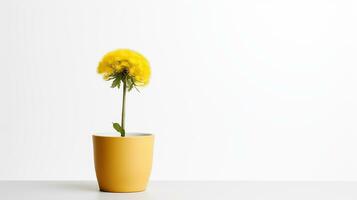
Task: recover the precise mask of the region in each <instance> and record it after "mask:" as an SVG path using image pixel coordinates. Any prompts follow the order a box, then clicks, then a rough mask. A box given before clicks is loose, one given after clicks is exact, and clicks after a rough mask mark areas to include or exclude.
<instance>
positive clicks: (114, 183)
mask: <svg viewBox="0 0 357 200" xmlns="http://www.w3.org/2000/svg"><path fill="white" fill-rule="evenodd" d="M92 137H93V149H94V164H95V171H96V175H97V181H98V185H99V188H100V190H101V191H105V192H140V191H144V190H145V189H146V186H147V184H148V180H149V177H150V173H151V166H152V158H153V147H154V136H153V135H152V134H128V135H127V136H125V137H120V135H118V136H116V135H114V136H113V135H96V134H95V135H93V136H92Z"/></svg>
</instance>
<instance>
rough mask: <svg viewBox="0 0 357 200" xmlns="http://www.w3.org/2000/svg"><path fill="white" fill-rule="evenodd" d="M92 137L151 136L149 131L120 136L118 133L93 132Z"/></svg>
mask: <svg viewBox="0 0 357 200" xmlns="http://www.w3.org/2000/svg"><path fill="white" fill-rule="evenodd" d="M92 136H93V137H103V138H138V137H153V136H154V135H153V134H151V133H137V132H135V133H126V134H125V137H122V136H120V133H94V134H92Z"/></svg>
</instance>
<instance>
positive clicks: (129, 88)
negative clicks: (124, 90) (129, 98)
mask: <svg viewBox="0 0 357 200" xmlns="http://www.w3.org/2000/svg"><path fill="white" fill-rule="evenodd" d="M127 84H128V91H131V90H132V89H133V87H134V86H135V83H134V79H133V78H132V77H130V78H128V80H127Z"/></svg>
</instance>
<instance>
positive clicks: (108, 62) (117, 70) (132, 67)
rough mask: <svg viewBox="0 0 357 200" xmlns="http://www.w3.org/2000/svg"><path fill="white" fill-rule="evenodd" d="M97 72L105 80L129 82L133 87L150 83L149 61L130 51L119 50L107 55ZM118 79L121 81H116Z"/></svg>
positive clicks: (118, 84) (118, 83)
mask: <svg viewBox="0 0 357 200" xmlns="http://www.w3.org/2000/svg"><path fill="white" fill-rule="evenodd" d="M97 71H98V73H99V74H101V75H103V78H104V79H105V80H112V79H114V81H113V85H114V84H115V83H114V82H117V84H116V85H114V87H115V86H118V87H119V86H120V81H127V82H128V84H129V88H130V85H131V86H132V87H133V86H143V85H146V84H148V83H149V79H150V74H151V71H150V64H149V62H148V61H147V59H146V58H145V57H144V56H143V55H141V54H140V53H138V52H135V51H133V50H129V49H118V50H114V51H111V52H109V53H107V54H106V55H105V56H104V57H103V59H102V60H101V61H100V62H99V65H98V68H97ZM116 79H118V80H119V81H115V80H116ZM113 85H112V86H113Z"/></svg>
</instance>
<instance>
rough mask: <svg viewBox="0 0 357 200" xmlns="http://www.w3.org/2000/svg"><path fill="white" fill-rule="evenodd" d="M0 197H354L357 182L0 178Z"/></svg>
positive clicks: (266, 199) (163, 199) (133, 199)
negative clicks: (118, 186)
mask: <svg viewBox="0 0 357 200" xmlns="http://www.w3.org/2000/svg"><path fill="white" fill-rule="evenodd" d="M0 199H1V200H8V199H16V200H21V199H26V200H32V199H36V200H42V199H46V200H52V199H61V200H71V199H76V200H82V199H83V200H92V199H99V200H100V199H105V200H111V199H114V200H124V199H125V200H154V199H155V200H178V199H180V200H181V199H182V200H191V199H192V200H213V199H215V200H224V199H234V200H251V199H254V200H259V199H264V200H295V199H296V200H318V199H321V200H331V199H336V200H345V199H351V200H352V199H353V200H356V199H357V182H253V181H154V182H151V183H150V185H149V187H148V188H147V190H146V191H145V192H139V193H106V192H100V191H98V186H97V183H96V182H95V181H0Z"/></svg>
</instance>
